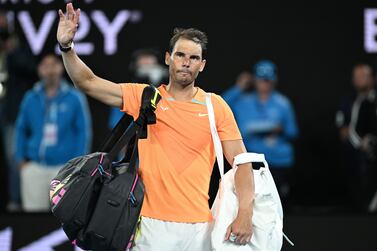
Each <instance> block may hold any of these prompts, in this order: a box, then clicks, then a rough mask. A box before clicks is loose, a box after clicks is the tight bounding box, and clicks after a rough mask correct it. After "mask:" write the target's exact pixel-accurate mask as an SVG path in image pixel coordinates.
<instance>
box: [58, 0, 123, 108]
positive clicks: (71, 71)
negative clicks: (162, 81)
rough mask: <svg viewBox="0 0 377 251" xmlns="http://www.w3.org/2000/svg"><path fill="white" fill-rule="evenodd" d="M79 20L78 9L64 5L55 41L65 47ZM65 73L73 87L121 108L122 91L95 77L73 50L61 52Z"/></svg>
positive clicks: (69, 4) (70, 5)
mask: <svg viewBox="0 0 377 251" xmlns="http://www.w3.org/2000/svg"><path fill="white" fill-rule="evenodd" d="M79 20H80V9H77V10H76V11H75V10H74V8H73V5H72V3H68V4H67V5H66V14H64V13H63V12H62V11H61V10H59V25H58V31H57V35H56V36H57V40H58V43H59V44H60V45H62V46H63V47H67V45H69V43H70V42H72V41H73V38H74V36H75V34H76V31H77V27H78V24H79ZM62 57H63V62H64V66H65V69H66V70H67V73H68V75H69V77H70V78H71V80H72V81H73V83H74V84H75V86H76V87H77V88H79V89H80V90H82V91H83V92H85V93H86V94H88V95H89V96H91V97H93V98H95V99H97V100H99V101H101V102H103V103H105V104H107V105H111V106H116V107H121V106H122V103H123V102H122V90H121V87H120V86H119V85H118V84H115V83H113V82H111V81H108V80H105V79H103V78H100V77H98V76H96V75H95V74H94V73H93V72H92V70H90V68H89V67H88V66H87V65H85V63H84V62H82V61H81V59H80V58H79V57H78V56H77V54H76V52H75V51H74V49H71V50H69V51H68V52H62Z"/></svg>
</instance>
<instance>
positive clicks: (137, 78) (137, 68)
mask: <svg viewBox="0 0 377 251" xmlns="http://www.w3.org/2000/svg"><path fill="white" fill-rule="evenodd" d="M159 58H160V53H159V52H158V51H156V50H154V49H150V48H145V49H139V50H136V51H135V52H134V53H133V54H132V56H131V60H130V64H129V67H128V71H129V74H130V82H131V83H143V84H151V85H154V86H156V87H158V86H159V85H160V84H162V83H167V82H168V71H167V68H166V67H165V66H164V65H162V64H160V62H159ZM123 115H124V113H123V112H121V111H120V110H119V108H115V107H114V108H111V111H110V117H109V128H110V129H112V128H113V127H114V126H115V125H116V123H117V122H118V121H119V119H120V118H121V117H122V116H123Z"/></svg>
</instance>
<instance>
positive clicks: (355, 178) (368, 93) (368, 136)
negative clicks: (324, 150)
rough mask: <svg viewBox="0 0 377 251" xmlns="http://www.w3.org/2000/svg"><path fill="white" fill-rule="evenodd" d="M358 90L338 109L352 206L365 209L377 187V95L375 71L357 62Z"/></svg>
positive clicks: (354, 73)
mask: <svg viewBox="0 0 377 251" xmlns="http://www.w3.org/2000/svg"><path fill="white" fill-rule="evenodd" d="M352 84H353V87H354V90H355V92H354V93H353V95H352V96H350V97H345V98H344V99H343V101H342V102H341V104H340V107H339V110H338V111H337V113H336V125H337V127H338V128H339V137H340V140H341V142H342V156H343V158H344V159H343V160H344V164H345V172H346V175H347V186H348V189H349V193H350V195H351V200H350V203H351V207H352V208H353V209H356V210H358V211H360V210H361V211H363V212H365V211H366V210H367V207H368V204H369V203H370V201H371V200H372V196H373V193H374V192H375V191H376V189H377V97H376V94H377V93H376V89H375V86H374V80H373V71H372V68H371V66H369V65H368V64H364V63H362V64H356V65H355V66H354V68H353V71H352Z"/></svg>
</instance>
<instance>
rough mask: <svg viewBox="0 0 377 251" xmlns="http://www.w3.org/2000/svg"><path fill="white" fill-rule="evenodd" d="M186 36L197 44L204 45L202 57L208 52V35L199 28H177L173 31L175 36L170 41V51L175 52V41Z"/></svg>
mask: <svg viewBox="0 0 377 251" xmlns="http://www.w3.org/2000/svg"><path fill="white" fill-rule="evenodd" d="M180 38H184V39H188V40H191V41H193V42H195V43H197V44H200V46H201V47H202V58H204V57H205V55H206V53H207V43H208V38H207V35H206V34H205V33H204V32H203V31H200V30H198V29H195V28H188V29H184V28H175V29H174V32H173V37H172V38H171V39H170V43H169V53H172V52H173V49H174V46H175V43H176V42H177V41H178V39H180Z"/></svg>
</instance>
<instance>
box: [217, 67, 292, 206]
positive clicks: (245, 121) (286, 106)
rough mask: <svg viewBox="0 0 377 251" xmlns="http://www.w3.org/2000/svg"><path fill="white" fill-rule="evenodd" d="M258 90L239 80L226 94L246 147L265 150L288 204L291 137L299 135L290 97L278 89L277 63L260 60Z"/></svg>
mask: <svg viewBox="0 0 377 251" xmlns="http://www.w3.org/2000/svg"><path fill="white" fill-rule="evenodd" d="M254 79H255V91H249V90H250V89H251V88H250V85H251V83H249V84H240V83H237V84H236V85H235V86H234V87H232V88H230V89H229V90H227V91H226V92H225V93H223V95H222V96H223V98H224V99H225V101H226V102H227V103H228V104H229V106H230V107H231V109H232V110H233V113H234V115H235V117H236V120H237V122H238V125H239V128H240V131H241V134H242V136H243V139H244V142H245V145H246V148H247V150H248V151H250V152H256V153H263V154H265V156H266V159H267V161H268V163H269V165H270V170H271V172H272V175H273V177H274V180H275V182H276V186H277V188H278V190H279V194H280V196H281V198H282V202H283V204H285V206H287V205H286V204H287V203H288V195H289V190H290V181H289V176H290V175H289V173H290V170H291V168H292V167H293V165H294V149H293V145H292V142H291V141H292V140H294V139H295V138H296V137H297V135H298V128H297V124H296V119H295V113H294V110H293V108H292V105H291V102H290V101H289V99H288V98H287V97H285V96H284V95H282V94H281V93H279V92H278V91H277V90H275V86H276V83H277V68H276V65H275V64H274V63H273V62H271V61H269V60H261V61H259V62H257V63H256V64H255V66H254Z"/></svg>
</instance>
